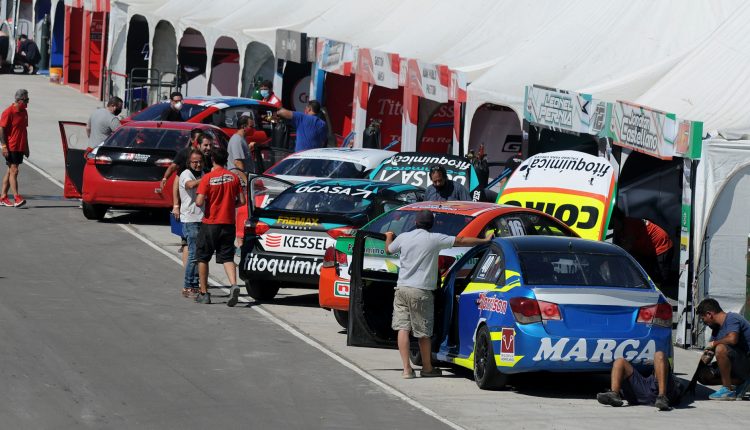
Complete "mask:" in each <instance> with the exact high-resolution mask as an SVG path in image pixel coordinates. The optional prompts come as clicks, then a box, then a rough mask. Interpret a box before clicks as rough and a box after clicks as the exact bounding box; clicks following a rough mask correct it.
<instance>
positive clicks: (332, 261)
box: [318, 202, 578, 327]
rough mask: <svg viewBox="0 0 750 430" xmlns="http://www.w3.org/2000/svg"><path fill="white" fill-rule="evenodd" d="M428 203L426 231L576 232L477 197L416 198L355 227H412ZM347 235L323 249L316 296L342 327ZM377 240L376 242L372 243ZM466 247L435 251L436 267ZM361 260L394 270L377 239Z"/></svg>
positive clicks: (526, 211)
mask: <svg viewBox="0 0 750 430" xmlns="http://www.w3.org/2000/svg"><path fill="white" fill-rule="evenodd" d="M422 209H429V210H430V211H432V213H433V214H434V215H435V223H434V225H433V227H432V230H431V231H432V232H434V233H443V234H447V235H451V236H461V237H484V235H485V234H487V233H488V232H492V233H494V234H495V236H497V237H507V236H527V235H544V236H568V237H578V235H577V234H576V233H575V232H574V231H573V230H571V229H570V228H569V227H568V226H567V225H565V224H563V223H562V222H560V221H558V220H557V219H555V218H553V217H552V216H550V215H547V214H546V213H544V212H540V211H537V210H534V209H526V208H520V207H518V206H508V205H497V204H494V203H483V202H420V203H412V204H409V205H406V206H402V207H400V208H398V209H394V210H392V211H390V212H387V213H385V214H383V215H381V216H379V217H378V218H375V219H374V220H372V221H370V222H369V223H368V224H366V225H365V226H364V227H362V228H361V230H364V231H373V232H377V233H385V232H386V231H392V232H394V233H396V234H397V235H398V234H400V233H402V232H407V231H410V230H413V229H414V228H415V225H416V214H417V212H419V211H420V210H422ZM353 245H354V238H353V237H340V238H338V239H337V240H336V246H335V247H330V248H328V249H327V250H326V253H325V256H324V258H323V265H322V267H321V269H320V281H319V283H318V290H319V294H318V300H319V302H320V306H321V307H322V308H325V309H333V311H334V315H335V317H336V321H338V322H339V324H341V325H342V326H344V327H346V321H347V319H348V311H349V279H350V278H349V266H350V265H351V261H352V254H351V250H352V247H353ZM378 246H380V248H378ZM467 249H468V248H451V249H446V250H443V251H442V252H441V253H440V259H439V267H440V271H441V275H442V273H444V272H445V271H447V270H448V268H450V266H451V264H453V262H454V261H455V260H456V259H458V258H460V257H461V255H463V254H464V252H465V251H466V250H467ZM365 252H366V254H365V265H367V266H373V267H372V268H373V269H375V270H383V271H388V272H398V257H394V256H390V255H388V254H386V253H385V251H384V250H383V249H382V242H381V243H380V244H379V245H377V244H372V245H366V250H365Z"/></svg>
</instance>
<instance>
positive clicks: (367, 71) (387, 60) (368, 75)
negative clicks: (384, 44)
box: [357, 48, 401, 89]
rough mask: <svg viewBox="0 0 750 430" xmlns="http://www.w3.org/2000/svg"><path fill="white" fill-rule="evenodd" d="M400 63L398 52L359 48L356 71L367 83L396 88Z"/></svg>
mask: <svg viewBox="0 0 750 430" xmlns="http://www.w3.org/2000/svg"><path fill="white" fill-rule="evenodd" d="M400 64H401V61H400V58H399V56H398V54H390V53H388V52H383V51H378V50H376V49H370V48H360V49H359V51H358V54H357V73H359V74H360V75H361V79H362V80H363V81H364V82H367V83H368V84H373V85H379V86H381V87H386V88H391V89H396V88H398V75H399V66H400Z"/></svg>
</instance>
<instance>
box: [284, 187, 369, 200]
mask: <svg viewBox="0 0 750 430" xmlns="http://www.w3.org/2000/svg"><path fill="white" fill-rule="evenodd" d="M373 191H374V192H377V189H376V190H373ZM373 191H371V190H365V189H363V188H353V187H341V186H327V185H326V186H322V185H304V186H301V187H299V188H296V189H295V190H294V192H295V193H324V194H340V195H345V196H352V197H361V198H363V199H366V198H368V197H370V195H371V194H372V193H373Z"/></svg>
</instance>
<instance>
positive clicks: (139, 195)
mask: <svg viewBox="0 0 750 430" xmlns="http://www.w3.org/2000/svg"><path fill="white" fill-rule="evenodd" d="M59 124H60V133H61V134H62V146H63V155H64V158H65V190H64V195H65V197H67V198H81V200H82V207H83V215H84V216H85V217H86V218H88V219H96V220H101V219H102V218H104V215H105V214H106V212H107V209H108V208H110V207H117V208H164V209H169V208H171V207H172V192H171V190H172V182H173V181H174V178H175V175H172V177H171V178H170V179H169V182H167V185H166V187H165V188H164V189H162V188H161V183H160V181H161V178H162V177H163V176H164V172H165V171H166V170H167V167H169V165H170V164H171V163H172V160H173V159H174V156H175V155H176V154H177V151H179V150H181V149H183V148H185V147H186V146H187V145H188V144H189V142H190V131H191V130H192V129H194V128H200V129H202V130H203V132H204V133H205V134H209V135H211V136H213V137H214V141H215V144H216V145H221V146H223V147H225V148H226V145H227V136H226V134H224V132H223V131H221V129H219V128H218V127H214V126H212V125H207V124H194V123H185V122H153V121H145V122H135V121H133V122H129V123H127V124H125V125H123V126H121V127H120V128H118V129H117V130H115V132H114V133H112V135H111V136H109V137H108V138H107V140H105V141H104V142H103V143H102V144H101V145H99V146H97V147H96V148H90V147H88V138H87V137H86V130H85V127H86V124H84V123H79V122H69V121H60V122H59Z"/></svg>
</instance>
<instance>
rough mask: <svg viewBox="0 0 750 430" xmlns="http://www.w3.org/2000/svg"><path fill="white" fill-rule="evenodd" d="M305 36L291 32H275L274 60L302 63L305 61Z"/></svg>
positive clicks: (279, 30)
mask: <svg viewBox="0 0 750 430" xmlns="http://www.w3.org/2000/svg"><path fill="white" fill-rule="evenodd" d="M306 37H307V35H306V34H305V33H300V32H298V31H292V30H281V29H278V30H276V58H277V59H279V60H287V61H294V62H295V63H303V62H305V61H306V60H307V53H306V50H307V49H306V48H307V40H305V39H306Z"/></svg>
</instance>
